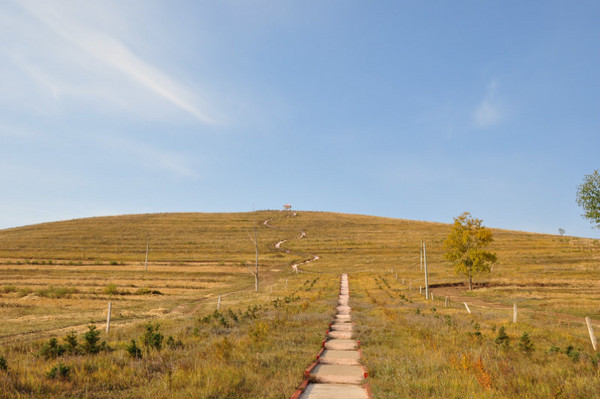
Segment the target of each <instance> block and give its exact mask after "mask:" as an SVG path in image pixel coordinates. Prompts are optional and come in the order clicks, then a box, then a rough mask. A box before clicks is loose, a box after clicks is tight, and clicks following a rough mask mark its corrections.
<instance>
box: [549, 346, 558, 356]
mask: <svg viewBox="0 0 600 399" xmlns="http://www.w3.org/2000/svg"><path fill="white" fill-rule="evenodd" d="M558 352H560V348H559V347H558V346H556V345H552V346H551V347H550V349H548V353H549V354H554V353H558Z"/></svg>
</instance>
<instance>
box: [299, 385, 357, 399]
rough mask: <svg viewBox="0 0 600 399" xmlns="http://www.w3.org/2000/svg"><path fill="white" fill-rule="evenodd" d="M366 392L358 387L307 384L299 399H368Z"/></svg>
mask: <svg viewBox="0 0 600 399" xmlns="http://www.w3.org/2000/svg"><path fill="white" fill-rule="evenodd" d="M368 398H369V396H368V394H367V391H366V390H365V389H364V388H363V387H361V386H359V385H348V384H308V386H307V387H306V389H305V390H304V392H303V393H302V395H300V398H299V399H368Z"/></svg>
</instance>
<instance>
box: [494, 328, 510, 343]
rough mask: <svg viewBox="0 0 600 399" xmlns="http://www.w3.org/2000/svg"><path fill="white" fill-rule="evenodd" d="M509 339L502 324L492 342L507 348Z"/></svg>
mask: <svg viewBox="0 0 600 399" xmlns="http://www.w3.org/2000/svg"><path fill="white" fill-rule="evenodd" d="M509 341H510V337H509V336H508V335H507V334H506V331H505V330H504V326H502V327H500V329H499V330H498V336H497V337H496V339H495V340H494V342H495V343H496V345H499V346H501V347H503V348H508V343H509Z"/></svg>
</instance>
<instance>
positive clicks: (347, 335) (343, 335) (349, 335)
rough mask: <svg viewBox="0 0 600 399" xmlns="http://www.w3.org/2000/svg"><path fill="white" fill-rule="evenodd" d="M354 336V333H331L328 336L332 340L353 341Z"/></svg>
mask: <svg viewBox="0 0 600 399" xmlns="http://www.w3.org/2000/svg"><path fill="white" fill-rule="evenodd" d="M353 334H354V333H353V332H352V331H329V332H328V333H327V336H328V337H329V338H331V339H351V338H352V335H353Z"/></svg>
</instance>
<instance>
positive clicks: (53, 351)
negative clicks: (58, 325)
mask: <svg viewBox="0 0 600 399" xmlns="http://www.w3.org/2000/svg"><path fill="white" fill-rule="evenodd" d="M64 353H65V348H64V347H63V346H62V345H59V344H58V340H57V339H56V338H50V340H49V341H48V342H46V343H45V344H44V346H42V349H41V350H40V355H41V356H44V358H46V359H56V358H57V357H59V356H62V355H63V354H64Z"/></svg>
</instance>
